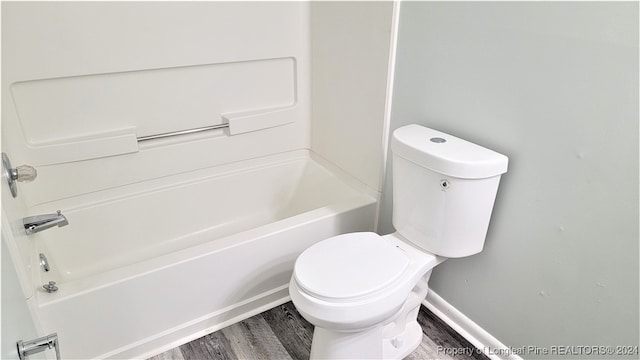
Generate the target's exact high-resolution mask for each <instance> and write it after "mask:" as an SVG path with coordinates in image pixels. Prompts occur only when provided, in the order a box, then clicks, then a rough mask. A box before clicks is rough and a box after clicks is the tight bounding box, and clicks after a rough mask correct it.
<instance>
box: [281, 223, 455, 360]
mask: <svg viewBox="0 0 640 360" xmlns="http://www.w3.org/2000/svg"><path fill="white" fill-rule="evenodd" d="M323 259H331V260H330V263H325V262H324V261H323ZM444 260H445V258H442V257H438V256H435V255H432V254H429V253H427V252H424V251H421V250H419V249H417V248H415V247H414V246H412V245H410V244H409V243H408V242H406V240H404V239H403V238H402V236H401V235H400V234H397V233H394V234H389V235H385V236H380V235H378V234H376V233H372V232H360V233H350V234H344V235H338V236H335V237H332V238H329V239H326V240H323V241H321V242H319V243H317V244H315V245H313V246H311V247H310V248H308V249H307V250H305V252H304V253H303V254H302V255H301V256H300V257H299V258H298V260H297V261H296V264H295V267H294V276H293V277H292V278H291V282H290V284H289V289H290V290H289V292H290V294H291V298H292V301H293V303H294V304H295V305H296V308H297V309H298V310H299V311H300V313H301V315H302V316H303V317H304V318H305V319H307V320H308V321H309V322H311V323H312V324H314V325H315V326H316V330H315V332H314V337H313V344H314V345H313V348H312V354H311V357H312V358H322V359H337V358H402V357H404V356H406V355H408V354H409V353H411V351H413V349H414V348H415V347H416V346H417V345H418V344H419V343H420V341H421V340H422V329H421V328H420V326H419V325H418V324H417V321H416V319H417V312H418V310H419V307H420V304H421V301H422V299H424V297H425V296H426V292H427V286H426V283H427V281H428V278H429V275H430V274H431V269H433V267H435V266H436V265H437V264H439V263H441V262H443V261H444ZM327 265H329V266H327ZM336 279H340V281H336ZM421 285H422V286H421ZM412 292H413V293H412ZM410 294H411V296H410ZM413 312H415V316H412V315H411V313H413ZM383 340H386V342H385V341H383ZM385 345H386V346H385Z"/></svg>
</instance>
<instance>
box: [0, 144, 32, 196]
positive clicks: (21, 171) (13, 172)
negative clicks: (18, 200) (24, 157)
mask: <svg viewBox="0 0 640 360" xmlns="http://www.w3.org/2000/svg"><path fill="white" fill-rule="evenodd" d="M2 175H3V176H4V177H5V178H6V179H7V183H8V184H9V188H10V189H11V195H13V197H16V196H18V187H17V185H16V181H20V182H29V181H33V180H35V178H36V177H37V176H38V171H36V169H35V168H34V167H33V166H29V165H20V166H17V167H16V168H12V167H11V161H10V160H9V156H8V155H7V154H6V153H2Z"/></svg>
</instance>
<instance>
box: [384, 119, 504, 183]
mask: <svg viewBox="0 0 640 360" xmlns="http://www.w3.org/2000/svg"><path fill="white" fill-rule="evenodd" d="M391 151H393V153H394V154H395V155H397V156H400V157H402V158H405V159H407V160H409V161H411V162H414V163H416V164H418V165H420V166H423V167H425V168H427V169H429V170H432V171H435V172H438V173H441V174H443V175H448V176H453V177H457V178H462V179H481V178H488V177H493V176H496V175H500V174H504V173H505V172H506V171H507V164H508V161H509V158H507V157H506V156H504V155H502V154H500V153H497V152H495V151H493V150H489V149H487V148H484V147H482V146H479V145H476V144H474V143H471V142H468V141H466V140H462V139H459V138H457V137H455V136H451V135H449V134H445V133H443V132H440V131H437V130H433V129H429V128H426V127H424V126H420V125H416V124H412V125H407V126H403V127H400V128H398V129H396V130H395V131H394V132H393V137H392V139H391Z"/></svg>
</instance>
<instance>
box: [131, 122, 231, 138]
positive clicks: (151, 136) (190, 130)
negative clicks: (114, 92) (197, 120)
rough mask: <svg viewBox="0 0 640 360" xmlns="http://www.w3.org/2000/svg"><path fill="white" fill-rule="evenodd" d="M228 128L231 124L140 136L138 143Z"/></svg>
mask: <svg viewBox="0 0 640 360" xmlns="http://www.w3.org/2000/svg"><path fill="white" fill-rule="evenodd" d="M228 127H229V124H218V125H211V126H204V127H200V128H195V129H188V130H178V131H172V132H168V133H162V134H155V135H145V136H139V137H138V142H140V141H147V140H155V139H162V138H166V137H171V136H178V135H186V134H193V133H198V132H202V131H209V130H215V129H223V128H228Z"/></svg>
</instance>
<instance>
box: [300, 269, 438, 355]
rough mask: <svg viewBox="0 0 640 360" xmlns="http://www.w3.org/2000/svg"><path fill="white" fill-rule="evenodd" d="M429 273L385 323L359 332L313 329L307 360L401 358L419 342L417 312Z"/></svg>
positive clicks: (419, 330)
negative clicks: (309, 354)
mask: <svg viewBox="0 0 640 360" xmlns="http://www.w3.org/2000/svg"><path fill="white" fill-rule="evenodd" d="M430 276H431V270H429V271H428V272H427V273H426V274H425V275H424V276H423V277H422V278H421V279H420V281H418V283H417V284H416V285H415V287H414V288H413V290H412V291H411V292H410V293H409V296H408V297H407V301H405V303H404V304H403V306H402V308H401V309H400V310H399V311H398V312H397V313H396V314H395V315H394V316H392V317H391V318H389V319H388V320H387V321H385V322H383V323H380V325H377V326H374V327H372V328H369V329H365V330H362V331H353V332H346V331H335V330H329V329H324V328H321V327H318V326H316V327H315V330H314V332H313V341H312V343H311V356H310V358H311V359H403V358H404V357H406V356H407V355H409V354H411V352H413V350H415V349H416V348H417V347H418V345H420V342H422V327H420V324H418V320H417V319H418V312H419V311H420V305H421V302H422V299H424V298H425V297H426V296H427V291H428V287H427V283H428V281H429V277H430Z"/></svg>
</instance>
